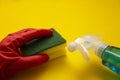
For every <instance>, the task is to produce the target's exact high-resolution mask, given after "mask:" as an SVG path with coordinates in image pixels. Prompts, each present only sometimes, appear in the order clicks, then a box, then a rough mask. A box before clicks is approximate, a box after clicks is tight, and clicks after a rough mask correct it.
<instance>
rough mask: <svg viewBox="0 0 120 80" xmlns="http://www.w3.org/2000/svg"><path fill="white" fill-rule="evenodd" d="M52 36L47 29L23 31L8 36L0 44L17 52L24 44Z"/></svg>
mask: <svg viewBox="0 0 120 80" xmlns="http://www.w3.org/2000/svg"><path fill="white" fill-rule="evenodd" d="M49 36H52V31H51V30H49V29H39V30H36V29H31V28H30V29H24V30H21V31H18V32H15V33H13V34H10V35H8V36H7V37H6V38H5V39H4V40H3V41H2V42H1V44H0V46H2V47H3V46H4V47H5V48H7V49H9V48H11V49H12V50H16V51H18V48H19V47H21V46H22V45H24V44H25V43H26V42H28V41H30V40H32V39H36V38H42V37H49Z"/></svg>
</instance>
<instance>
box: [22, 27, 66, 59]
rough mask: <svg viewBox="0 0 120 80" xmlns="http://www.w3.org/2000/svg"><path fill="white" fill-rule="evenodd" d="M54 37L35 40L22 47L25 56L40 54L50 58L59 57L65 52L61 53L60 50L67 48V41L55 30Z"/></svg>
mask: <svg viewBox="0 0 120 80" xmlns="http://www.w3.org/2000/svg"><path fill="white" fill-rule="evenodd" d="M51 30H52V31H53V36H51V37H47V38H40V39H34V40H32V41H30V42H28V43H26V44H25V45H24V46H22V47H21V52H22V55H23V56H30V55H35V54H39V53H46V54H48V55H49V56H52V58H53V57H54V58H55V57H59V56H61V55H63V52H61V53H59V52H60V51H59V52H57V51H58V50H63V48H65V46H66V44H65V43H66V40H65V39H64V38H63V37H62V36H61V35H60V34H59V33H58V32H57V31H56V30H55V29H53V28H51Z"/></svg>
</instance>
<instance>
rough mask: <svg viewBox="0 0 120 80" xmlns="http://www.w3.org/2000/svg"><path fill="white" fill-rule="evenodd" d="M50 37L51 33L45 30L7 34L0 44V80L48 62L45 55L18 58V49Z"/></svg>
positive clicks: (27, 30)
mask: <svg viewBox="0 0 120 80" xmlns="http://www.w3.org/2000/svg"><path fill="white" fill-rule="evenodd" d="M48 36H52V31H51V30H47V29H40V30H37V29H31V28H28V29H24V30H21V31H18V32H15V33H12V34H9V35H8V36H7V37H6V38H5V39H3V40H2V41H1V43H0V80H6V79H7V78H8V77H11V76H13V75H15V74H17V73H19V72H21V71H24V70H26V69H29V68H32V67H34V66H37V65H40V64H42V63H45V62H47V61H48V59H49V57H48V55H46V54H41V55H34V56H29V57H23V56H20V52H19V48H20V47H21V46H22V45H24V44H25V43H26V42H28V41H30V40H32V39H35V38H40V37H41V38H42V37H48Z"/></svg>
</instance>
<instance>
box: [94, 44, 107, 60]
mask: <svg viewBox="0 0 120 80" xmlns="http://www.w3.org/2000/svg"><path fill="white" fill-rule="evenodd" d="M108 46H109V45H107V44H105V43H103V42H100V43H99V44H98V46H97V47H96V48H95V50H94V51H95V53H96V55H97V56H98V57H100V58H101V55H102V53H103V51H104V50H105V49H106V48H107V47H108Z"/></svg>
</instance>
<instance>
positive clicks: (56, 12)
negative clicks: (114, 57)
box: [0, 0, 120, 80]
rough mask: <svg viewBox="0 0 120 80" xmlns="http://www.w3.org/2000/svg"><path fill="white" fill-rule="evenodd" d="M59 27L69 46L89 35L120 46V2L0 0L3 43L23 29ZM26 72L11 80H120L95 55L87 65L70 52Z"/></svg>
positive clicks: (78, 54)
mask: <svg viewBox="0 0 120 80" xmlns="http://www.w3.org/2000/svg"><path fill="white" fill-rule="evenodd" d="M28 27H32V28H51V27H53V28H55V29H56V30H57V31H58V32H60V33H61V35H62V36H63V37H64V38H65V39H66V40H67V43H69V42H70V41H72V40H74V39H75V38H78V37H80V36H83V35H86V34H97V35H100V36H102V38H103V41H104V42H106V43H108V44H110V45H115V46H118V47H120V1H119V0H0V40H2V39H3V38H4V37H5V36H6V35H7V34H9V33H11V32H15V31H18V30H21V29H23V28H28ZM66 55H67V56H64V57H61V58H58V59H55V60H52V61H50V62H48V63H46V64H44V65H41V66H38V67H35V68H33V69H30V70H27V71H25V72H22V73H20V74H18V75H16V76H15V77H13V78H11V79H10V80H118V79H119V77H118V76H117V75H116V74H114V73H112V72H111V71H110V70H109V69H107V68H105V67H104V66H103V65H102V64H101V60H100V59H99V58H98V57H97V56H95V55H94V53H91V60H90V62H89V63H88V62H86V61H85V60H84V59H83V58H82V56H81V54H80V53H78V52H74V53H73V54H71V53H69V52H68V51H67V49H66Z"/></svg>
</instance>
